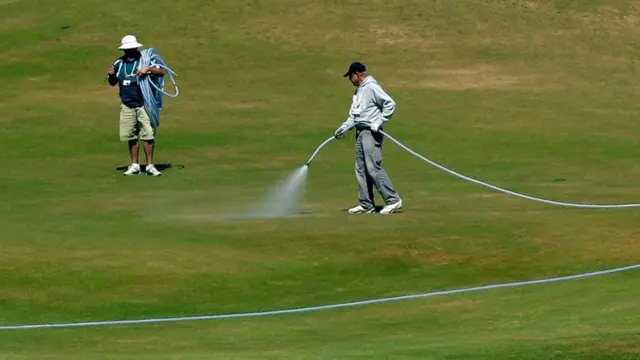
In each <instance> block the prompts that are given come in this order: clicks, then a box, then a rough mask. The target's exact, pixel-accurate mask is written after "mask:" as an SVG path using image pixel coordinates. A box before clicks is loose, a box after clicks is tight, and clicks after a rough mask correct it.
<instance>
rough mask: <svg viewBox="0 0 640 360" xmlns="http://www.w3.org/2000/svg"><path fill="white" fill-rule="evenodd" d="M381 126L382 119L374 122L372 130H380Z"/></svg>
mask: <svg viewBox="0 0 640 360" xmlns="http://www.w3.org/2000/svg"><path fill="white" fill-rule="evenodd" d="M380 126H382V121H376V122H374V123H373V124H371V131H373V132H378V130H380Z"/></svg>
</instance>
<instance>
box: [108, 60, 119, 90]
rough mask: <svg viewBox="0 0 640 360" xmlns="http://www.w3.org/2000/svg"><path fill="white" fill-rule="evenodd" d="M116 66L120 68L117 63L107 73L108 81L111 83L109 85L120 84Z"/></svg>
mask: <svg viewBox="0 0 640 360" xmlns="http://www.w3.org/2000/svg"><path fill="white" fill-rule="evenodd" d="M116 66H119V61H116V62H115V63H114V64H113V65H111V67H110V68H109V71H107V80H108V81H109V85H111V86H114V85H115V84H117V83H118V76H117V75H116Z"/></svg>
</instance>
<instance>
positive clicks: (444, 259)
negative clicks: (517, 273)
mask: <svg viewBox="0 0 640 360" xmlns="http://www.w3.org/2000/svg"><path fill="white" fill-rule="evenodd" d="M365 259H367V260H373V261H403V262H411V263H419V264H431V265H462V264H473V265H474V266H487V265H495V264H501V263H508V262H512V261H514V260H515V256H511V255H509V254H506V253H503V252H502V253H501V252H498V251H495V252H492V253H491V256H483V255H482V254H478V253H477V252H471V253H454V252H447V251H444V250H441V249H436V250H416V249H407V248H403V247H401V246H390V247H388V248H385V249H381V250H377V251H374V252H373V253H371V254H369V255H367V256H365Z"/></svg>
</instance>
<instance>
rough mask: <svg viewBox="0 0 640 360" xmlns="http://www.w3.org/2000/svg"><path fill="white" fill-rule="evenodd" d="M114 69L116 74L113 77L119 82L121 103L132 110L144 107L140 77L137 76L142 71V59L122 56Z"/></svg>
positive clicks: (114, 64) (115, 63)
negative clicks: (139, 82)
mask: <svg viewBox="0 0 640 360" xmlns="http://www.w3.org/2000/svg"><path fill="white" fill-rule="evenodd" d="M113 67H114V69H115V71H116V73H115V75H112V76H111V77H112V78H114V77H115V78H116V79H117V80H118V86H119V87H120V101H122V103H123V104H124V105H126V106H128V107H130V108H137V107H142V106H144V98H143V97H142V90H140V85H139V84H138V77H137V76H136V73H137V72H138V70H139V69H140V57H139V56H138V57H137V58H127V57H125V56H122V57H120V58H118V60H116V61H115V62H114V63H113Z"/></svg>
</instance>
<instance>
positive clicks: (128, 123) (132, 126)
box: [107, 35, 164, 176]
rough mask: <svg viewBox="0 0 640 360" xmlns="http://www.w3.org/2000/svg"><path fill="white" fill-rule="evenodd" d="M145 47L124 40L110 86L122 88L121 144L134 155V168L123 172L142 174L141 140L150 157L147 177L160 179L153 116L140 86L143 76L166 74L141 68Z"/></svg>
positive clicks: (129, 37) (110, 74)
mask: <svg viewBox="0 0 640 360" xmlns="http://www.w3.org/2000/svg"><path fill="white" fill-rule="evenodd" d="M141 47H142V44H140V43H139V42H138V40H137V39H136V37H135V36H133V35H127V36H125V37H123V38H122V41H121V45H120V48H119V49H120V50H122V51H123V52H124V55H123V56H121V57H119V58H118V59H117V60H116V61H115V62H114V63H113V65H111V67H110V68H109V71H108V72H107V74H108V80H109V85H111V86H115V85H116V84H118V85H119V87H120V101H121V102H122V104H121V105H120V140H121V141H126V142H128V145H129V153H130V154H131V165H129V167H128V168H127V170H126V171H124V172H123V174H124V175H127V176H130V175H136V174H140V163H139V161H138V149H139V147H138V140H142V141H143V143H144V153H145V155H146V160H147V167H146V169H145V170H146V173H147V174H149V175H152V176H160V175H162V173H161V172H160V171H158V169H156V167H155V166H154V165H153V148H154V139H155V128H154V127H153V126H152V124H151V121H150V119H149V115H148V114H147V112H146V111H145V109H144V98H143V96H142V90H141V89H140V85H139V83H138V79H139V77H142V76H164V71H163V70H162V69H161V68H159V67H156V66H148V67H143V68H140V57H141V53H140V48H141Z"/></svg>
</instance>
